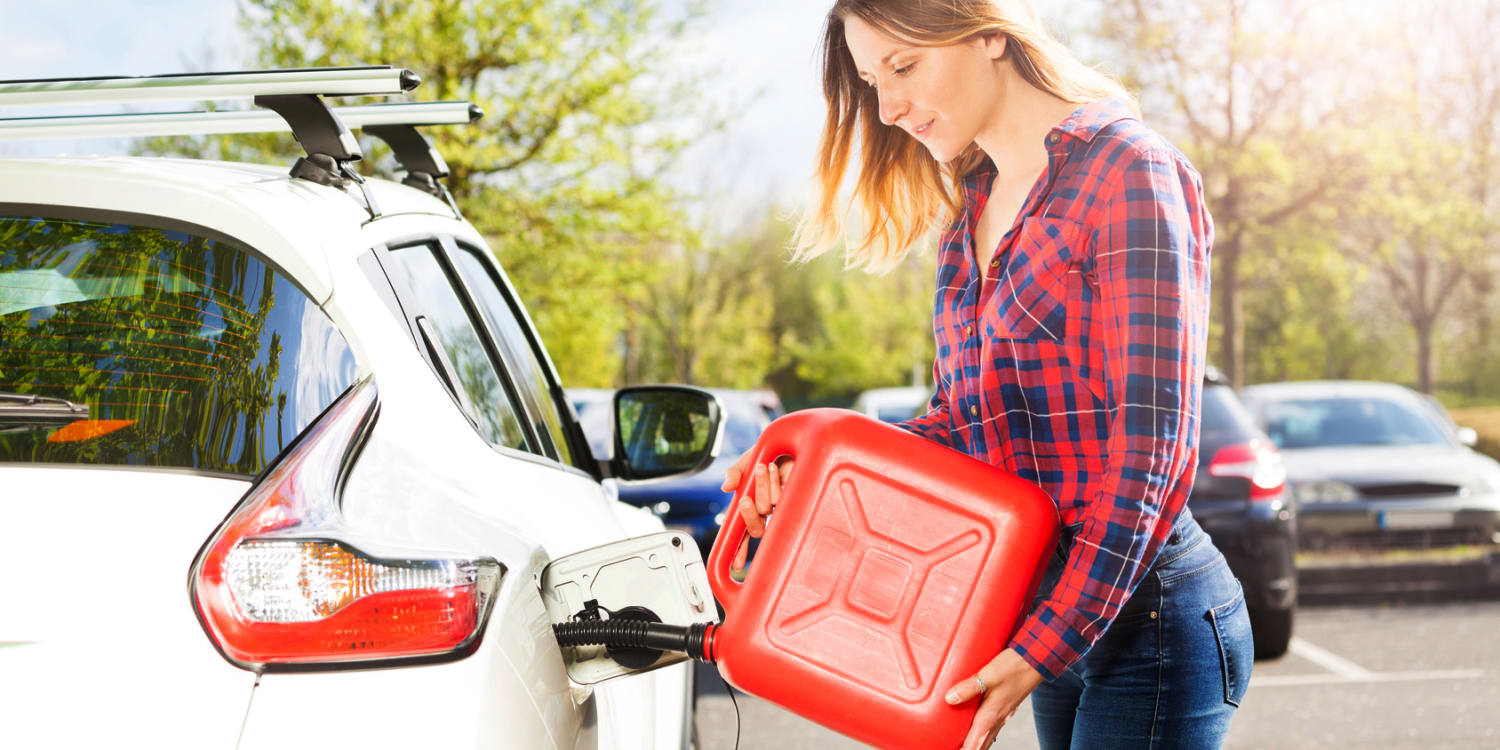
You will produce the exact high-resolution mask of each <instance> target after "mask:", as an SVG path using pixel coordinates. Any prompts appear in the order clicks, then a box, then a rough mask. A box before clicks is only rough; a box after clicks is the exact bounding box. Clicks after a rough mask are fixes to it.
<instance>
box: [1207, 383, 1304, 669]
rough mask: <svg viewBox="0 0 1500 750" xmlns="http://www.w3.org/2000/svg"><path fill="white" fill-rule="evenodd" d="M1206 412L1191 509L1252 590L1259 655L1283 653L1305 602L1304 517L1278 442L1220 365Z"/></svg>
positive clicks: (1247, 597)
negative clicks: (1300, 560)
mask: <svg viewBox="0 0 1500 750" xmlns="http://www.w3.org/2000/svg"><path fill="white" fill-rule="evenodd" d="M1201 417H1202V436H1201V438H1200V443H1199V453H1198V455H1199V463H1198V474H1197V479H1196V481H1195V482H1194V484H1193V491H1192V494H1191V495H1189V496H1188V507H1189V508H1190V509H1191V510H1192V513H1193V515H1194V517H1196V518H1197V519H1198V523H1199V524H1200V525H1202V526H1203V529H1204V531H1207V532H1208V534H1209V536H1210V537H1212V538H1213V541H1214V545H1215V546H1216V547H1218V548H1219V550H1220V551H1222V552H1223V553H1224V558H1225V559H1226V560H1228V562H1229V567H1230V569H1231V570H1233V571H1234V574H1235V576H1236V577H1238V578H1239V579H1240V583H1241V584H1242V585H1243V586H1244V587H1245V603H1246V605H1247V607H1248V609H1249V612H1250V624H1251V627H1252V629H1253V630H1254V633H1255V656H1256V657H1257V658H1261V659H1264V658H1273V657H1277V656H1281V655H1282V654H1284V653H1286V650H1287V645H1288V643H1289V642H1290V641H1291V637H1292V620H1293V618H1294V613H1295V610H1296V604H1297V568H1296V563H1295V560H1294V555H1295V554H1296V549H1297V526H1296V523H1297V521H1296V510H1295V507H1294V505H1293V504H1292V502H1291V498H1290V497H1288V495H1287V492H1286V471H1285V470H1284V469H1283V468H1282V464H1281V457H1280V455H1279V454H1278V453H1277V451H1276V448H1275V446H1274V444H1273V443H1272V442H1271V440H1270V439H1269V438H1267V437H1266V435H1265V433H1263V432H1261V430H1260V428H1259V427H1257V426H1256V424H1255V421H1254V419H1252V418H1251V416H1250V413H1249V412H1248V411H1247V410H1246V409H1245V407H1244V406H1243V405H1241V403H1240V400H1239V398H1238V397H1236V396H1235V393H1234V389H1233V388H1231V387H1230V386H1229V383H1228V382H1227V381H1226V380H1225V379H1224V378H1223V377H1222V376H1221V375H1220V374H1219V373H1218V372H1217V371H1215V370H1213V368H1209V372H1208V376H1207V377H1206V378H1205V379H1204V383H1203V410H1202V412H1201Z"/></svg>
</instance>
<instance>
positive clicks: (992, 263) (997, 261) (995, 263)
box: [990, 258, 1000, 268]
mask: <svg viewBox="0 0 1500 750" xmlns="http://www.w3.org/2000/svg"><path fill="white" fill-rule="evenodd" d="M999 267H1000V259H999V258H996V259H994V260H992V261H990V268H999Z"/></svg>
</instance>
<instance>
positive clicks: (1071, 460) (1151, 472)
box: [724, 0, 1252, 750]
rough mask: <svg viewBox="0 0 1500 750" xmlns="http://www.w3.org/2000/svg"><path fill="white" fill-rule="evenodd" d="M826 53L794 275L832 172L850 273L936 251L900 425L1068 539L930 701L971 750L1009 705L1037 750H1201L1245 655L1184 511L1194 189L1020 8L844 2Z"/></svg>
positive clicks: (753, 529) (749, 510)
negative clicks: (923, 363)
mask: <svg viewBox="0 0 1500 750" xmlns="http://www.w3.org/2000/svg"><path fill="white" fill-rule="evenodd" d="M824 47H825V49H824V71H823V87H824V94H825V97H826V98H827V101H828V105H829V109H828V116H827V121H826V124H825V128H824V132H823V137H822V142H821V146H820V149H819V159H818V163H817V172H816V180H815V185H816V188H817V194H816V196H815V200H814V201H813V207H812V209H811V210H810V211H809V213H808V215H807V216H806V217H805V218H804V220H803V223H802V226H801V227H800V228H799V232H798V238H797V244H798V251H799V255H800V256H801V257H804V258H805V257H810V256H813V255H817V254H819V253H822V252H825V251H827V250H829V249H831V248H832V247H833V246H834V245H835V244H837V243H838V242H839V241H840V240H841V239H842V237H843V234H844V232H843V230H844V220H845V214H846V213H847V211H848V208H847V206H848V205H849V204H843V203H841V200H840V198H839V192H840V186H841V183H842V181H843V176H844V174H845V172H846V170H847V167H848V162H849V160H850V158H851V154H855V156H854V157H853V158H854V159H856V161H857V167H858V168H857V172H856V173H857V179H856V182H855V185H854V188H853V200H852V202H853V204H854V205H857V206H858V208H859V213H860V215H861V216H862V218H863V221H864V223H865V225H866V226H867V227H868V228H867V229H866V230H865V231H864V232H863V233H862V234H861V235H860V236H859V237H858V238H857V240H854V241H851V242H850V243H849V244H848V249H847V253H848V256H849V259H850V261H851V262H852V264H855V265H859V264H864V265H870V266H885V267H889V266H890V265H893V264H894V263H895V262H897V261H899V260H900V258H901V256H902V254H903V252H904V250H905V249H906V248H908V247H910V246H912V245H913V244H915V243H916V242H917V241H919V239H920V238H921V237H922V236H923V234H924V233H925V232H926V231H927V230H929V229H937V230H940V231H941V239H940V246H939V251H938V270H937V294H936V300H935V304H934V307H933V331H934V335H935V337H936V343H937V359H936V362H935V365H934V368H933V379H934V381H935V382H936V384H937V387H936V393H935V395H934V396H933V398H932V401H931V404H930V408H929V410H928V412H927V413H926V414H925V415H923V416H920V417H917V418H915V419H912V420H910V421H909V422H906V423H904V424H903V425H902V426H903V427H905V428H906V429H908V430H910V431H912V432H914V433H916V434H919V435H922V436H924V437H927V438H929V439H932V440H934V441H937V442H939V443H942V444H944V445H948V446H950V447H952V448H954V449H956V450H959V451H963V452H964V453H967V454H969V455H971V456H974V457H976V458H979V459H981V460H985V461H988V462H990V463H991V464H993V465H996V466H999V467H1001V468H1003V469H1006V470H1008V471H1010V472H1012V473H1014V474H1017V475H1019V476H1021V477H1023V478H1026V479H1029V480H1031V481H1034V482H1037V483H1038V484H1040V485H1041V486H1042V487H1043V488H1044V489H1046V490H1047V492H1048V494H1049V495H1050V496H1051V497H1053V498H1054V499H1055V500H1056V501H1057V503H1058V511H1059V514H1060V516H1061V520H1062V523H1063V527H1064V530H1063V534H1062V541H1061V542H1060V544H1059V547H1058V550H1057V554H1056V555H1055V556H1054V559H1053V560H1052V561H1051V564H1050V565H1049V567H1048V571H1047V574H1046V576H1045V578H1044V581H1043V583H1042V585H1041V587H1040V590H1039V592H1038V595H1037V599H1036V602H1035V605H1034V609H1033V610H1032V611H1031V613H1030V615H1029V616H1028V617H1027V618H1026V619H1025V621H1024V622H1023V623H1022V625H1021V627H1020V629H1019V630H1018V632H1017V633H1016V635H1015V637H1014V638H1013V639H1012V641H1011V642H1010V644H1009V645H1008V647H1007V648H1005V649H1004V650H1003V651H1001V652H1000V653H999V654H998V655H996V656H995V658H994V659H993V660H992V661H990V662H989V663H988V664H987V665H985V667H984V668H982V669H981V670H979V672H978V673H977V674H976V675H974V676H973V677H972V678H970V679H967V680H964V681H962V682H960V683H959V684H957V685H954V686H952V688H951V689H950V690H949V692H948V694H947V698H948V701H949V702H950V703H953V704H955V705H957V704H962V703H965V702H967V701H970V700H975V699H976V698H977V699H980V700H981V703H980V707H979V710H978V712H977V715H976V717H975V719H974V723H973V726H972V728H971V730H970V732H969V736H968V737H967V739H966V740H965V742H964V748H965V749H966V750H969V749H972V748H980V747H986V746H988V745H989V743H990V742H991V741H992V740H993V739H994V737H995V735H996V733H997V732H998V731H999V729H1000V727H1001V726H1002V725H1004V723H1005V722H1006V721H1007V720H1008V719H1009V718H1010V717H1011V716H1012V715H1013V714H1014V712H1015V711H1016V709H1017V707H1018V706H1019V705H1020V704H1021V702H1022V701H1023V700H1024V699H1025V698H1026V697H1027V696H1028V695H1031V696H1032V708H1033V713H1034V716H1035V720H1036V726H1037V733H1038V735H1039V739H1040V742H1041V745H1042V747H1043V748H1049V749H1050V748H1067V747H1073V748H1094V747H1110V748H1124V747H1141V748H1146V747H1150V748H1160V747H1181V748H1194V749H1198V748H1208V747H1217V746H1219V745H1220V744H1222V741H1223V737H1224V734H1225V732H1226V731H1227V728H1228V724H1229V720H1230V718H1231V716H1232V715H1233V713H1234V710H1235V708H1236V706H1237V705H1238V702H1239V700H1240V698H1241V696H1242V695H1243V693H1244V691H1245V688H1246V686H1247V684H1248V681H1249V673H1250V663H1251V659H1252V645H1251V641H1250V625H1249V619H1248V616H1247V615H1246V612H1245V608H1244V595H1243V592H1242V591H1241V589H1240V587H1239V583H1238V581H1236V580H1235V578H1234V576H1233V575H1232V574H1231V573H1230V572H1229V569H1228V566H1227V565H1226V564H1225V562H1224V559H1223V557H1222V555H1220V554H1219V552H1218V550H1217V549H1215V548H1214V546H1213V544H1212V543H1211V542H1210V541H1208V539H1207V537H1206V535H1205V534H1204V533H1203V531H1202V530H1201V529H1200V528H1199V527H1198V524H1197V523H1196V522H1195V521H1194V520H1193V519H1192V516H1191V514H1189V513H1188V512H1187V510H1186V509H1185V501H1186V499H1187V495H1188V491H1189V489H1190V488H1191V486H1192V481H1193V476H1194V471H1195V469H1196V466H1197V458H1198V456H1197V447H1198V429H1199V428H1198V409H1199V404H1200V402H1201V385H1202V378H1203V368H1204V350H1205V342H1206V337H1207V330H1208V309H1209V308H1208V291H1209V280H1208V271H1209V247H1210V244H1211V242H1212V236H1213V229H1212V222H1211V219H1210V218H1209V215H1208V212H1207V210H1206V209H1205V208H1204V206H1203V194H1202V193H1203V191H1202V183H1201V180H1200V178H1199V176H1198V174H1197V172H1196V171H1195V170H1194V169H1193V167H1192V166H1191V165H1189V164H1188V162H1187V159H1186V158H1185V157H1184V156H1183V155H1182V154H1181V153H1180V152H1178V151H1177V150H1176V149H1175V148H1173V147H1172V146H1171V145H1170V144H1168V143H1167V142H1166V141H1165V140H1164V139H1162V138H1161V136H1159V135H1157V134H1156V133H1154V132H1152V131H1151V130H1149V129H1148V128H1146V127H1145V126H1144V125H1143V124H1142V123H1141V122H1140V120H1139V119H1138V118H1137V115H1136V111H1137V107H1136V105H1135V103H1134V102H1133V100H1131V98H1130V97H1129V96H1128V95H1127V94H1126V93H1125V92H1124V91H1123V89H1122V88H1121V87H1120V86H1119V84H1117V83H1116V82H1115V81H1113V80H1111V79H1109V78H1108V77H1106V76H1104V75H1103V74H1101V73H1099V72H1097V71H1095V70H1092V69H1090V68H1088V67H1087V66H1085V65H1083V64H1081V63H1080V62H1078V61H1077V59H1076V58H1075V57H1074V56H1073V55H1072V54H1071V53H1070V52H1069V51H1068V50H1067V49H1066V48H1065V47H1064V46H1062V45H1061V44H1060V43H1058V42H1057V41H1055V40H1054V39H1052V38H1051V37H1050V36H1048V34H1047V33H1046V32H1045V31H1044V30H1043V28H1042V25H1041V24H1040V23H1039V21H1038V19H1037V18H1036V16H1035V14H1034V13H1033V11H1032V10H1031V8H1030V7H1029V6H1028V5H1027V4H1026V3H1025V0H924V1H923V2H907V1H904V0H839V1H838V2H837V3H836V4H835V5H834V7H833V9H832V10H831V11H830V12H829V14H828V17H827V26H826V32H825V38H824ZM856 139H857V140H858V144H856V143H855V141H856ZM856 145H857V146H858V149H857V150H856V148H855V147H856ZM749 460H750V459H749V454H746V456H743V457H741V459H740V461H739V462H737V463H736V464H735V466H734V467H732V468H731V469H730V470H729V471H728V473H727V476H726V479H725V483H724V487H725V489H726V490H730V489H733V488H735V487H736V486H738V483H739V480H740V477H741V476H743V473H744V472H745V471H746V470H748V469H750V467H749V466H748V465H747V462H748V461H749ZM754 471H755V478H754V481H753V482H752V492H750V493H748V497H746V498H745V499H744V500H743V501H742V503H741V505H740V507H739V512H740V513H741V514H742V515H743V516H744V518H745V521H746V525H747V526H748V528H749V531H750V534H751V535H753V536H759V535H760V534H761V533H762V532H763V531H764V528H765V520H766V516H767V515H768V514H769V513H770V512H771V510H772V508H773V507H774V506H775V505H776V503H777V501H778V499H779V493H780V484H781V482H783V481H785V479H786V477H787V476H788V474H789V473H790V471H791V464H790V462H784V463H783V464H782V465H781V467H780V469H779V471H778V470H775V469H774V468H773V467H771V466H756V467H754Z"/></svg>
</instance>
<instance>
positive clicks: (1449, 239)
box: [1345, 5, 1500, 393]
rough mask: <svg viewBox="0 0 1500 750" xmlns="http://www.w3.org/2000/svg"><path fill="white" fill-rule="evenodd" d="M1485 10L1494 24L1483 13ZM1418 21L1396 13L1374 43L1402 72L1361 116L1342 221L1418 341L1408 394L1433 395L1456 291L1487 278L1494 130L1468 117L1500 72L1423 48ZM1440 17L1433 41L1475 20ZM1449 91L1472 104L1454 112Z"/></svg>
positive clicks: (1487, 99)
mask: <svg viewBox="0 0 1500 750" xmlns="http://www.w3.org/2000/svg"><path fill="white" fill-rule="evenodd" d="M1489 10H1490V11H1491V16H1492V17H1491V18H1490V19H1488V20H1489V21H1490V23H1491V24H1492V25H1493V23H1494V21H1495V19H1494V17H1493V15H1494V11H1495V8H1494V7H1493V5H1491V7H1490V8H1489ZM1421 20H1422V18H1421V17H1418V16H1417V15H1416V14H1415V13H1412V12H1411V10H1409V9H1403V11H1402V12H1401V14H1400V15H1398V16H1397V17H1396V18H1395V19H1393V21H1394V23H1393V24H1392V28H1391V29H1390V34H1389V42H1388V43H1387V44H1385V45H1383V46H1384V48H1385V49H1387V50H1389V52H1388V57H1389V58H1390V59H1393V60H1399V61H1400V62H1401V64H1399V65H1394V66H1391V70H1390V73H1389V74H1388V75H1387V77H1386V81H1387V82H1388V86H1389V91H1388V93H1387V95H1386V96H1385V97H1384V99H1385V102H1386V106H1385V107H1383V108H1382V110H1381V111H1380V113H1379V114H1377V115H1373V116H1372V117H1371V120H1372V127H1371V128H1370V132H1369V135H1368V139H1367V141H1366V142H1365V143H1364V144H1363V145H1362V148H1361V151H1362V152H1363V153H1364V154H1365V156H1364V157H1363V158H1364V161H1365V162H1366V166H1365V168H1364V172H1365V173H1366V175H1367V185H1368V189H1367V190H1366V191H1364V193H1363V194H1362V195H1361V196H1360V199H1359V201H1358V203H1357V204H1356V210H1355V212H1356V214H1357V216H1358V219H1359V220H1358V221H1353V222H1350V223H1349V231H1348V233H1347V234H1346V238H1347V242H1346V243H1345V244H1346V245H1352V246H1353V247H1352V248H1351V249H1353V250H1354V251H1355V253H1354V254H1355V257H1359V258H1362V259H1364V261H1365V262H1367V263H1369V264H1370V265H1371V266H1372V267H1373V268H1375V269H1376V270H1377V272H1378V273H1379V275H1380V276H1381V277H1382V278H1383V279H1384V280H1385V282H1386V284H1387V287H1388V289H1389V292H1390V295H1391V298H1392V299H1393V301H1395V302H1396V303H1397V306H1398V309H1399V310H1400V311H1401V312H1402V313H1403V316H1404V317H1405V319H1406V321H1407V322H1408V323H1409V324H1410V326H1411V328H1412V332H1413V334H1414V336H1415V338H1416V344H1417V347H1416V364H1417V373H1416V375H1417V377H1416V383H1417V386H1418V388H1419V389H1421V390H1422V391H1423V392H1424V393H1432V392H1433V389H1434V387H1435V384H1436V377H1435V367H1436V359H1437V356H1436V352H1435V349H1434V342H1435V341H1436V338H1437V334H1438V327H1439V324H1440V322H1441V321H1442V318H1443V315H1444V313H1445V312H1446V311H1448V310H1451V309H1453V308H1454V305H1453V304H1452V303H1453V301H1454V299H1455V298H1456V296H1457V295H1458V293H1459V292H1460V284H1461V283H1462V282H1464V281H1465V280H1466V279H1481V280H1487V279H1488V276H1489V272H1490V268H1491V266H1492V260H1491V253H1490V252H1489V251H1490V250H1491V248H1492V245H1493V238H1494V237H1495V235H1496V231H1495V230H1496V226H1495V222H1494V220H1493V219H1491V218H1489V216H1488V210H1487V209H1488V206H1487V204H1488V203H1489V202H1490V200H1491V199H1490V196H1489V193H1490V192H1491V191H1490V187H1491V184H1492V183H1493V181H1494V175H1493V174H1491V172H1493V169H1494V168H1493V162H1492V161H1491V160H1492V158H1493V147H1494V146H1493V140H1494V139H1493V135H1494V128H1495V124H1494V123H1492V122H1481V121H1480V119H1479V117H1476V116H1475V115H1474V114H1472V113H1471V112H1472V110H1473V109H1475V108H1476V107H1474V106H1473V105H1475V104H1477V105H1478V106H1477V109H1478V110H1479V111H1480V113H1481V115H1482V114H1483V113H1484V112H1485V110H1489V113H1490V114H1493V112H1494V110H1495V108H1496V99H1497V98H1500V87H1497V83H1496V82H1495V81H1494V78H1495V75H1496V73H1497V72H1500V71H1495V70H1489V71H1486V70H1485V69H1484V66H1486V65H1488V66H1492V67H1493V66H1494V64H1495V59H1496V58H1495V56H1494V55H1493V54H1492V53H1489V52H1486V51H1480V50H1469V51H1470V52H1473V53H1474V54H1475V55H1476V57H1473V58H1470V57H1468V55H1467V54H1465V55H1461V56H1457V57H1455V56H1453V55H1451V54H1448V53H1447V50H1444V49H1443V48H1442V47H1441V46H1439V45H1433V44H1432V38H1433V36H1434V34H1433V29H1431V28H1428V27H1422V26H1419V25H1418V24H1419V22H1420V21H1421ZM1445 20H1447V23H1446V24H1442V23H1440V24H1438V27H1439V35H1442V33H1443V31H1444V29H1443V27H1444V26H1446V27H1447V28H1446V31H1447V32H1448V33H1449V34H1452V35H1453V36H1454V37H1455V38H1456V39H1458V40H1463V39H1465V38H1467V37H1468V36H1469V35H1468V33H1467V32H1466V27H1467V26H1468V24H1469V23H1470V22H1472V21H1473V20H1475V19H1473V18H1471V17H1469V14H1454V15H1449V16H1448V17H1447V18H1446V19H1445ZM1419 28H1420V31H1418V29H1419ZM1462 46H1463V45H1462V44H1460V45H1459V47H1460V48H1462ZM1450 71H1452V72H1450ZM1486 81H1488V83H1487V85H1488V86H1489V90H1488V91H1485V90H1484V86H1485V83H1484V82H1486ZM1455 89H1456V90H1458V91H1463V92H1465V93H1471V94H1479V95H1480V97H1479V99H1478V100H1477V101H1464V103H1463V104H1461V105H1456V106H1455V104H1454V103H1453V99H1454V98H1455V97H1453V96H1452V92H1453V91H1454V90H1455ZM1481 284H1487V281H1481Z"/></svg>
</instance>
